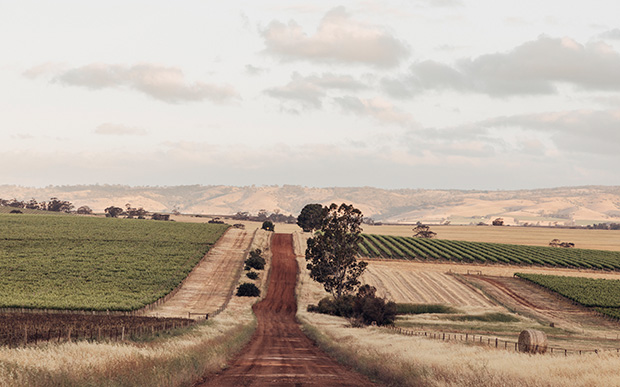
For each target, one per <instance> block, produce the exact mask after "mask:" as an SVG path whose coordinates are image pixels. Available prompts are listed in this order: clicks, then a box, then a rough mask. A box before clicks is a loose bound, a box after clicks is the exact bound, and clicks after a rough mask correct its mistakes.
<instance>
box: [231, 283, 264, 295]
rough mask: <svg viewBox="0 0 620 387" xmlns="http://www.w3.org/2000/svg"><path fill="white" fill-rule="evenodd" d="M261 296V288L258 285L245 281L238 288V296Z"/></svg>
mask: <svg viewBox="0 0 620 387" xmlns="http://www.w3.org/2000/svg"><path fill="white" fill-rule="evenodd" d="M258 296H260V289H259V288H257V287H256V285H254V284H252V283H249V282H244V283H242V284H241V285H239V287H238V288H237V297H258Z"/></svg>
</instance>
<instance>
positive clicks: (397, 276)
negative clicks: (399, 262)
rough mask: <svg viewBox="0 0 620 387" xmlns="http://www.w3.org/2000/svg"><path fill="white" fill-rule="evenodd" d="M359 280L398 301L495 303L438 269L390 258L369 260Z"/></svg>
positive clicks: (455, 304) (487, 304)
mask: <svg viewBox="0 0 620 387" xmlns="http://www.w3.org/2000/svg"><path fill="white" fill-rule="evenodd" d="M362 280H363V282H364V283H367V284H370V285H372V286H374V287H376V288H377V294H378V295H380V296H384V297H386V298H388V299H390V300H392V301H394V302H398V303H417V304H446V305H453V306H475V307H488V306H494V305H495V304H494V303H493V302H492V301H491V300H489V299H488V298H487V297H485V296H484V295H483V294H482V293H481V292H480V291H478V290H477V289H475V288H473V287H470V286H467V285H465V284H463V283H462V282H460V281H459V280H457V279H456V278H454V277H453V276H451V275H449V274H444V273H441V272H438V271H434V272H433V271H419V270H406V269H405V270H403V267H402V266H395V265H390V264H389V262H371V263H370V265H369V266H368V269H367V270H366V272H365V273H364V275H363V277H362Z"/></svg>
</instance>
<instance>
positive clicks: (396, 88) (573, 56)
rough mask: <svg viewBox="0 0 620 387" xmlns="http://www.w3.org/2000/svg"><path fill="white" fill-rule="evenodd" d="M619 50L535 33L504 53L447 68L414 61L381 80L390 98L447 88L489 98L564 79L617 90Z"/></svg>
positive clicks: (550, 90)
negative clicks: (404, 70)
mask: <svg viewBox="0 0 620 387" xmlns="http://www.w3.org/2000/svg"><path fill="white" fill-rule="evenodd" d="M619 68H620V54H618V52H617V51H615V50H614V49H613V48H612V47H611V46H609V45H607V44H605V43H603V42H589V43H587V44H585V45H583V44H580V43H578V42H576V41H575V40H572V39H569V38H550V37H546V36H541V37H539V38H538V39H537V40H534V41H530V42H526V43H524V44H522V45H520V46H518V47H516V48H514V49H513V50H511V51H509V52H504V53H496V54H488V55H482V56H480V57H478V58H475V59H461V60H459V61H457V62H456V65H454V66H450V65H446V64H443V63H438V62H435V61H431V60H428V61H424V62H418V63H415V64H413V65H412V66H411V68H410V72H409V73H408V74H405V75H403V76H401V77H397V78H386V79H384V80H383V87H384V89H385V91H386V92H388V93H389V94H390V95H392V96H394V97H408V96H413V95H416V94H419V93H422V92H424V91H426V90H443V89H451V90H457V91H468V92H477V93H484V94H488V95H492V96H509V95H534V94H554V93H556V92H557V89H556V88H557V86H558V85H559V84H561V83H568V84H571V85H573V86H575V87H576V88H579V89H583V90H613V91H620V71H618V69H619Z"/></svg>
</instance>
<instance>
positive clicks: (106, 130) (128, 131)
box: [95, 122, 147, 136]
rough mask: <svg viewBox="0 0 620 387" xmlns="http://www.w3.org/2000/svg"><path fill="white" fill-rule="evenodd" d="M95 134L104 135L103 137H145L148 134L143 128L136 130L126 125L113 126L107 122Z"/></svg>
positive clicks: (98, 127)
mask: <svg viewBox="0 0 620 387" xmlns="http://www.w3.org/2000/svg"><path fill="white" fill-rule="evenodd" d="M95 133H96V134H102V135H113V136H126V135H133V136H144V135H146V134H147V131H146V130H144V129H141V128H135V127H130V126H125V125H120V124H111V123H107V122H106V123H104V124H101V125H99V126H97V129H95Z"/></svg>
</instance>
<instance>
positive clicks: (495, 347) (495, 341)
mask: <svg viewBox="0 0 620 387" xmlns="http://www.w3.org/2000/svg"><path fill="white" fill-rule="evenodd" d="M495 348H497V337H496V338H495Z"/></svg>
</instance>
